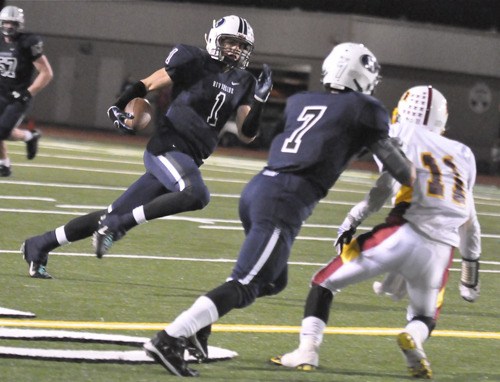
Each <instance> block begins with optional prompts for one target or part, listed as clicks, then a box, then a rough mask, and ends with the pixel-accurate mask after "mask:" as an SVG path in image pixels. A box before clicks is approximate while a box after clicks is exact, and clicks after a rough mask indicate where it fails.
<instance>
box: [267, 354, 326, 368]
mask: <svg viewBox="0 0 500 382" xmlns="http://www.w3.org/2000/svg"><path fill="white" fill-rule="evenodd" d="M270 361H271V362H272V363H274V364H275V365H279V366H285V367H289V368H293V369H297V370H303V371H311V370H314V369H316V368H317V367H318V364H319V354H318V353H317V352H316V351H314V350H309V351H307V350H301V349H296V350H294V351H293V352H291V353H286V354H283V355H279V356H276V357H272V358H271V359H270Z"/></svg>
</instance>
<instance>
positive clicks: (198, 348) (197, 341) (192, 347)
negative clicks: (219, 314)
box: [186, 325, 212, 363]
mask: <svg viewBox="0 0 500 382" xmlns="http://www.w3.org/2000/svg"><path fill="white" fill-rule="evenodd" d="M211 332H212V325H208V326H205V327H204V328H202V329H200V330H198V332H196V333H195V334H193V335H192V336H191V337H189V338H188V339H187V346H186V350H187V351H188V352H189V354H191V355H192V356H193V357H194V358H196V359H197V360H198V363H202V362H205V361H206V360H207V359H208V337H209V336H210V333H211Z"/></svg>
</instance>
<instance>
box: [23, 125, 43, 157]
mask: <svg viewBox="0 0 500 382" xmlns="http://www.w3.org/2000/svg"><path fill="white" fill-rule="evenodd" d="M41 136H42V134H41V133H40V131H38V130H33V137H32V138H31V139H30V140H29V141H26V157H27V158H28V159H33V158H35V156H36V153H37V152H38V141H39V140H40V138H41Z"/></svg>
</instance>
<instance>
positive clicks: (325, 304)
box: [271, 86, 481, 378]
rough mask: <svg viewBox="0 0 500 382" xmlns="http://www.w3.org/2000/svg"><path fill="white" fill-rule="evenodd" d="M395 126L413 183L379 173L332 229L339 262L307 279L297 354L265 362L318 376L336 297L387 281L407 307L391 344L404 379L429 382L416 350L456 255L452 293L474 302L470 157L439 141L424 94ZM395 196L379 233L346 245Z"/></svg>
mask: <svg viewBox="0 0 500 382" xmlns="http://www.w3.org/2000/svg"><path fill="white" fill-rule="evenodd" d="M397 116H398V118H397V119H398V121H397V122H396V123H394V124H393V125H392V126H391V130H392V136H393V137H395V139H399V140H400V141H401V145H402V150H403V151H404V152H405V154H406V155H407V157H408V158H409V159H410V160H412V161H413V163H414V165H415V166H416V168H417V180H416V181H415V183H414V184H413V186H412V187H407V186H400V185H399V184H397V182H395V181H394V180H393V179H392V178H391V177H390V175H388V174H387V173H386V172H384V171H383V172H382V174H381V175H380V177H379V179H378V180H377V182H376V184H375V186H374V187H373V188H372V189H371V190H370V191H369V193H368V194H367V196H366V197H365V200H364V201H362V202H360V203H359V204H358V205H356V206H355V207H354V208H353V209H352V210H351V211H350V212H349V214H348V215H347V217H346V219H345V220H344V222H343V224H342V225H341V226H340V228H339V237H338V239H337V241H336V246H337V250H338V251H339V255H338V256H337V257H335V258H334V259H333V260H332V261H331V262H330V263H328V264H327V265H326V266H324V267H323V268H321V269H320V270H319V271H318V272H317V273H316V274H315V275H314V276H313V279H312V283H311V289H310V291H309V295H308V297H307V301H306V306H305V312H304V318H303V320H302V327H301V332H300V344H299V347H298V349H296V350H294V351H292V352H290V353H287V354H284V355H282V356H277V357H273V358H272V359H271V361H272V362H273V363H275V364H278V365H282V366H285V367H291V368H297V369H301V370H312V369H314V368H315V367H317V366H318V364H319V347H320V344H321V342H322V337H323V331H324V328H325V327H326V324H327V322H328V317H329V311H330V307H331V304H332V301H333V297H334V295H335V293H336V292H338V291H339V290H341V289H343V288H345V287H346V286H347V285H350V284H354V283H358V282H361V281H364V280H366V279H369V278H372V277H374V276H377V275H380V274H384V273H388V274H389V276H388V278H386V280H385V283H383V284H382V285H380V286H381V287H382V288H383V287H386V288H387V290H391V289H393V290H392V292H401V289H402V286H404V287H405V288H406V290H407V293H408V297H409V306H408V310H407V319H408V324H407V325H406V327H405V328H404V330H403V331H402V332H401V333H399V334H398V336H397V342H398V345H399V347H400V349H401V351H402V352H403V355H404V356H405V359H406V363H407V366H408V370H409V372H410V374H411V375H412V376H414V377H418V378H431V377H432V370H431V368H430V363H429V361H428V359H427V356H426V354H425V353H424V350H423V344H424V342H425V341H426V340H427V339H428V338H429V336H430V334H431V332H432V330H433V329H434V327H435V325H436V319H437V316H438V314H439V308H440V306H441V304H442V298H443V293H444V287H445V285H446V282H447V280H448V272H449V266H450V264H451V261H452V258H453V251H454V249H455V248H456V247H458V248H459V249H460V253H461V256H462V274H461V283H460V293H461V295H462V297H463V298H464V299H465V300H467V301H469V302H473V301H475V300H476V299H477V298H478V297H479V262H478V260H479V256H480V253H481V242H480V226H479V222H478V220H477V216H476V211H475V206H474V198H473V193H472V189H473V186H474V183H475V178H476V162H475V158H474V155H473V153H472V151H471V150H470V148H469V147H467V146H465V145H464V144H462V143H459V142H457V141H454V140H451V139H448V138H445V137H443V136H442V135H441V134H442V133H443V132H444V130H445V125H446V120H447V118H448V110H447V103H446V99H445V98H444V96H443V95H442V94H441V93H440V92H439V91H438V90H436V89H434V88H433V87H432V86H416V87H413V88H411V89H409V90H408V91H406V92H405V93H404V94H403V96H402V97H401V100H400V102H399V104H398V108H397ZM395 189H397V194H396V197H395V202H394V207H393V209H392V210H391V212H390V213H389V215H388V217H387V218H386V221H385V223H383V224H380V225H378V226H376V227H374V228H373V230H372V231H370V232H367V233H365V234H362V235H359V236H357V237H356V238H354V239H352V236H353V235H354V233H355V231H356V227H357V226H358V225H359V224H360V223H361V221H363V220H364V219H366V218H367V217H368V216H369V215H370V214H371V213H373V212H376V211H378V210H379V209H380V208H381V207H382V206H383V204H384V203H385V201H386V200H387V199H388V198H389V197H390V196H391V195H392V194H393V191H394V190H395ZM401 278H402V279H403V280H404V282H401V281H402V279H401ZM391 287H392V288H391Z"/></svg>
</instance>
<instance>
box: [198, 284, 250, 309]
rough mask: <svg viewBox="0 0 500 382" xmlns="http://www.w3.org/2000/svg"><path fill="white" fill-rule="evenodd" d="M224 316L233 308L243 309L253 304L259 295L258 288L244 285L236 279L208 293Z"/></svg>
mask: <svg viewBox="0 0 500 382" xmlns="http://www.w3.org/2000/svg"><path fill="white" fill-rule="evenodd" d="M206 296H207V297H208V298H210V299H211V300H212V301H213V302H214V304H215V306H216V307H217V311H218V313H219V317H222V316H223V315H225V314H226V313H228V312H229V311H231V310H232V309H235V308H237V309H241V308H244V307H246V306H248V305H250V304H252V303H253V302H254V301H255V299H256V297H257V289H256V288H253V287H251V286H249V285H243V284H241V283H240V282H238V281H236V280H231V281H228V282H225V283H224V284H222V285H220V286H218V287H217V288H215V289H212V290H211V291H210V292H208V293H207V294H206Z"/></svg>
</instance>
